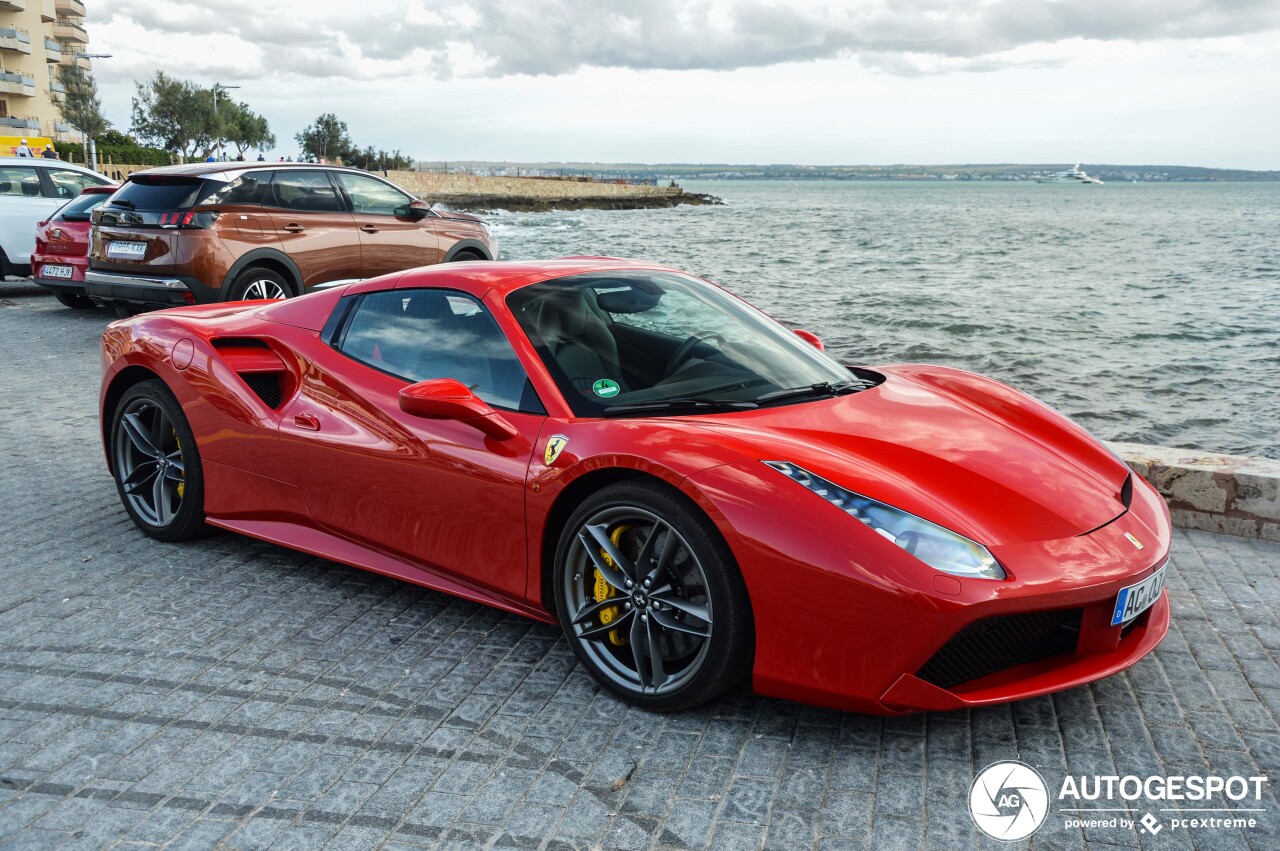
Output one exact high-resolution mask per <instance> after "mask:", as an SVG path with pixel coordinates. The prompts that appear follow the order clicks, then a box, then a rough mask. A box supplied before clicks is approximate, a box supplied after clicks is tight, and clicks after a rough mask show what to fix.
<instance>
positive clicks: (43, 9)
mask: <svg viewBox="0 0 1280 851" xmlns="http://www.w3.org/2000/svg"><path fill="white" fill-rule="evenodd" d="M53 4H54V0H40V23H42V24H51V23H53V22H54V21H56V20H57V19H58V12H57V10H56V9H54V7H53Z"/></svg>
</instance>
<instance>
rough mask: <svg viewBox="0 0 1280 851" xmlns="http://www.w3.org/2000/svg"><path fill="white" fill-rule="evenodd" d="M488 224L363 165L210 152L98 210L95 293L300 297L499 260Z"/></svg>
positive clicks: (100, 296) (129, 185)
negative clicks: (420, 270) (231, 157)
mask: <svg viewBox="0 0 1280 851" xmlns="http://www.w3.org/2000/svg"><path fill="white" fill-rule="evenodd" d="M497 256H498V246H497V243H496V242H495V241H494V239H493V236H492V234H491V233H490V232H489V227H488V225H486V224H485V223H484V222H482V221H480V220H479V219H477V218H476V217H475V216H469V215H467V214H466V213H453V212H443V211H438V210H433V209H431V205H429V204H427V203H426V202H424V201H419V200H418V199H416V198H413V197H412V196H410V195H408V194H407V193H406V192H404V190H402V189H400V188H399V187H397V186H395V185H394V184H392V183H390V182H388V181H386V180H383V179H382V178H380V177H376V176H374V175H372V174H369V173H367V172H363V171H359V170H357V169H350V168H340V167H337V166H325V165H314V164H304V163H200V164H198V165H179V166H168V167H165V168H156V169H148V170H147V171H142V172H138V173H137V174H134V175H131V176H130V177H129V179H128V181H127V182H125V183H124V184H123V185H122V186H121V187H120V189H119V190H117V191H116V193H115V194H114V195H112V196H111V199H110V200H109V201H107V203H105V204H103V205H102V206H101V207H99V208H98V209H97V210H95V211H94V213H93V228H92V230H91V232H90V238H89V268H88V270H87V271H86V272H85V294H86V295H88V296H89V297H90V298H92V299H93V300H95V301H98V302H102V303H105V304H114V305H115V306H117V307H118V308H121V310H122V311H123V310H128V309H131V308H132V307H137V306H146V307H172V306H174V305H180V304H205V303H209V302H216V301H236V300H240V299H254V298H289V297H290V296H295V295H301V294H303V293H304V292H307V291H309V290H310V289H312V288H313V287H316V286H319V285H323V284H334V283H337V282H349V281H352V280H358V279H361V278H372V277H374V276H376V275H382V274H385V273H388V272H398V271H401V270H404V269H411V268H413V267H416V266H429V265H431V264H434V263H448V262H450V261H453V260H493V259H496V258H497Z"/></svg>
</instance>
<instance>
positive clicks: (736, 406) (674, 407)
mask: <svg viewBox="0 0 1280 851" xmlns="http://www.w3.org/2000/svg"><path fill="white" fill-rule="evenodd" d="M758 407H759V405H757V404H756V403H755V402H745V401H739V400H736V399H708V398H706V397H704V396H678V397H676V398H674V399H654V400H652V401H645V402H623V403H621V404H619V405H610V406H609V407H607V408H605V409H604V411H603V412H602V413H604V415H605V416H606V417H610V416H613V415H614V414H631V413H636V412H638V411H691V410H693V411H698V410H703V411H750V410H754V409H755V408H758Z"/></svg>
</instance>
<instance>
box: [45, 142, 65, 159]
mask: <svg viewBox="0 0 1280 851" xmlns="http://www.w3.org/2000/svg"><path fill="white" fill-rule="evenodd" d="M40 156H42V157H44V158H45V159H46V160H60V159H62V157H60V156H58V152H57V151H55V150H54V149H53V145H45V146H44V150H43V151H41V152H40Z"/></svg>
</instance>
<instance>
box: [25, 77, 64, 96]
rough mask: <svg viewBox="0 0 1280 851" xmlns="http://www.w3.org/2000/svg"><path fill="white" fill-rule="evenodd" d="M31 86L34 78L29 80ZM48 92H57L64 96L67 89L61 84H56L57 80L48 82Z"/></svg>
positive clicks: (33, 83)
mask: <svg viewBox="0 0 1280 851" xmlns="http://www.w3.org/2000/svg"><path fill="white" fill-rule="evenodd" d="M31 85H33V86H34V85H35V78H34V77H33V78H32V80H31ZM49 91H51V92H57V93H58V94H60V95H62V94H66V93H67V87H66V86H64V85H63V84H62V83H60V82H58V81H57V80H50V81H49Z"/></svg>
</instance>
